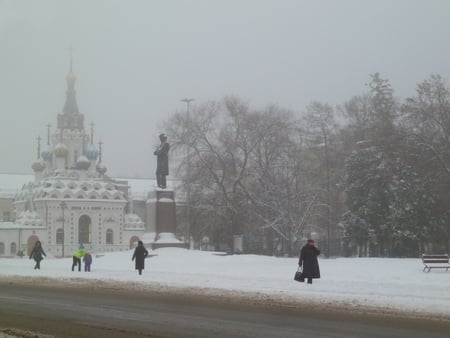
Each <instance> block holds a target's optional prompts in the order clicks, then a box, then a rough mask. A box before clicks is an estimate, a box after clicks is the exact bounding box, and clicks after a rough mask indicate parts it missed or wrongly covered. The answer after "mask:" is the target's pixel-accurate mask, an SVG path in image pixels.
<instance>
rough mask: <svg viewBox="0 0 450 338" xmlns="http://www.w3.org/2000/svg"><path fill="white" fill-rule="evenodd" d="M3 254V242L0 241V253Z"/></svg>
mask: <svg viewBox="0 0 450 338" xmlns="http://www.w3.org/2000/svg"><path fill="white" fill-rule="evenodd" d="M4 254H5V243H3V242H0V255H4Z"/></svg>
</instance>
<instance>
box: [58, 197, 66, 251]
mask: <svg viewBox="0 0 450 338" xmlns="http://www.w3.org/2000/svg"><path fill="white" fill-rule="evenodd" d="M59 206H60V207H61V210H62V256H63V257H64V242H65V239H64V237H66V234H65V232H66V231H65V229H64V223H65V218H64V209H65V208H67V204H66V202H64V201H62V202H61V203H60V205H59Z"/></svg>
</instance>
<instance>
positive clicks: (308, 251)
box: [298, 244, 320, 278]
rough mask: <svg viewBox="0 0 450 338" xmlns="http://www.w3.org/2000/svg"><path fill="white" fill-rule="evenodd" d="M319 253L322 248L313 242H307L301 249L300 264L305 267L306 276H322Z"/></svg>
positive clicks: (304, 274) (304, 273)
mask: <svg viewBox="0 0 450 338" xmlns="http://www.w3.org/2000/svg"><path fill="white" fill-rule="evenodd" d="M319 255H320V250H319V249H317V248H316V247H315V246H314V245H311V244H306V245H305V246H304V247H303V248H302V250H301V251H300V258H299V260H298V265H299V266H301V267H303V276H304V277H305V278H320V270H319V261H318V260H317V256H319Z"/></svg>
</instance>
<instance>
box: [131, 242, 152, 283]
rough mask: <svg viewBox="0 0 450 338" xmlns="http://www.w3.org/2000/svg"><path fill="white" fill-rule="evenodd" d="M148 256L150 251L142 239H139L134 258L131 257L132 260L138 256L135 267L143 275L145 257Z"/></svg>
mask: <svg viewBox="0 0 450 338" xmlns="http://www.w3.org/2000/svg"><path fill="white" fill-rule="evenodd" d="M147 256H148V251H147V249H146V248H145V247H144V243H142V241H138V246H137V247H136V249H134V253H133V258H131V261H134V259H135V258H136V263H135V267H136V270H138V271H139V274H140V275H142V270H144V266H145V257H147Z"/></svg>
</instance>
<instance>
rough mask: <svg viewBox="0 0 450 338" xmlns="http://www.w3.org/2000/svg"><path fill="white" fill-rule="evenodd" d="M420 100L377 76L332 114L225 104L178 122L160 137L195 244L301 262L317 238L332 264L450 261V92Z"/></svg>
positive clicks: (173, 119) (425, 94)
mask: <svg viewBox="0 0 450 338" xmlns="http://www.w3.org/2000/svg"><path fill="white" fill-rule="evenodd" d="M415 89H416V94H415V95H414V96H413V97H409V98H407V99H405V100H402V101H400V100H399V99H397V98H396V96H395V90H394V88H393V87H392V86H391V84H390V82H389V80H388V79H385V78H383V77H382V76H381V75H380V74H378V73H375V74H372V75H370V76H369V78H368V83H367V84H366V86H365V87H362V91H361V93H360V94H357V95H355V96H353V97H350V98H349V99H348V100H347V101H345V102H344V103H343V104H342V105H339V106H336V107H333V106H331V105H329V104H327V103H326V102H318V101H314V102H311V103H310V104H309V105H308V106H307V107H305V109H304V110H303V111H289V110H287V109H284V108H283V107H281V106H277V105H267V106H266V107H263V108H257V107H251V106H250V105H249V104H248V103H247V101H246V100H245V99H244V98H240V97H236V96H227V97H224V98H223V99H222V100H220V101H207V102H194V103H193V104H192V105H191V106H190V114H186V113H185V112H176V113H174V114H173V115H172V116H170V117H169V118H168V119H167V120H166V122H165V127H166V130H167V133H168V134H169V135H170V138H171V144H172V149H173V152H174V153H175V154H177V156H178V157H179V158H181V161H180V164H179V166H178V167H177V171H178V172H177V175H179V176H180V177H182V180H183V185H184V187H187V186H188V185H189V186H190V192H191V195H190V206H191V209H190V210H191V226H190V230H189V232H190V235H191V236H193V238H194V239H195V240H196V241H197V242H201V241H202V239H203V238H205V237H207V238H208V239H209V241H210V242H209V244H211V245H213V246H215V247H219V246H220V244H221V243H227V244H228V246H229V247H232V246H233V236H236V235H243V238H244V243H245V245H244V251H245V252H249V253H264V254H270V255H272V254H277V255H289V256H291V255H297V253H298V252H297V251H298V248H299V246H301V245H303V241H304V240H305V238H307V237H310V236H313V237H315V238H316V239H317V240H318V242H319V245H320V247H321V249H322V251H323V252H324V254H325V255H326V256H332V255H344V256H347V255H360V256H382V257H417V256H418V255H419V254H420V253H422V252H434V253H439V252H448V251H449V249H450V248H449V241H450V210H449V207H448V205H449V202H450V189H449V184H450V169H449V168H450V144H449V142H450V92H449V87H448V85H447V83H446V81H445V80H444V79H443V78H442V77H441V76H439V75H437V74H432V75H430V76H429V78H427V79H425V80H423V82H421V83H418V84H417V85H416V87H415ZM187 148H189V154H190V160H189V161H188V158H187V156H186V154H187V153H188V152H187ZM188 168H189V175H187V172H188ZM181 232H183V233H186V229H182V230H181Z"/></svg>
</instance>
